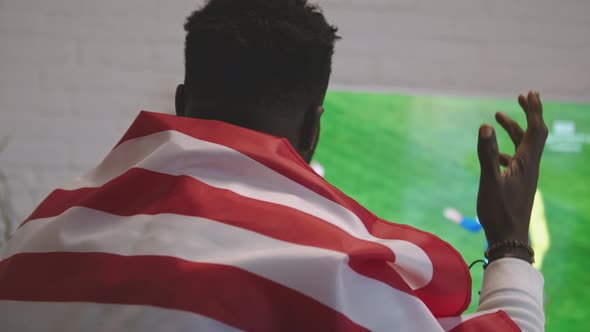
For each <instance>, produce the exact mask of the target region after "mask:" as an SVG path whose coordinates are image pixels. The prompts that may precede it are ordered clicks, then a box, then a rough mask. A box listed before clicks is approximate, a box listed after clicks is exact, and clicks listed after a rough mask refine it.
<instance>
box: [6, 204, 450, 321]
mask: <svg viewBox="0 0 590 332" xmlns="http://www.w3.org/2000/svg"><path fill="white" fill-rule="evenodd" d="M64 251H65V252H103V253H110V254H116V255H123V256H133V255H157V256H172V257H177V258H181V259H184V260H188V261H193V262H199V263H213V264H221V265H228V266H233V267H237V268H241V269H243V270H246V271H249V272H251V273H254V274H257V275H259V276H262V277H264V278H266V279H269V280H272V281H274V282H276V283H279V284H282V285H284V286H287V287H289V288H291V289H294V290H297V291H299V292H301V293H303V294H305V295H307V296H309V297H311V298H314V299H316V300H317V301H319V302H321V303H323V304H324V305H326V306H328V307H331V308H332V309H334V310H336V311H338V312H341V313H342V314H344V315H345V316H347V317H349V318H350V319H351V320H352V321H354V322H356V323H357V324H360V325H362V326H365V327H367V328H369V329H371V330H374V331H384V330H388V329H390V328H391V327H392V326H395V327H396V330H398V331H437V330H440V326H439V325H438V323H437V322H436V320H434V319H432V320H429V319H424V317H430V316H431V314H430V313H429V311H428V309H427V308H426V306H425V305H424V304H423V303H422V302H421V301H420V300H419V299H418V298H416V297H414V296H412V295H410V294H407V293H404V292H401V291H398V290H396V289H394V288H391V287H390V286H388V285H386V284H384V283H382V282H380V281H376V280H374V279H371V278H367V277H365V276H362V275H359V274H358V273H356V272H355V271H354V270H352V269H351V268H350V266H349V265H348V264H347V262H348V256H347V255H346V254H343V253H340V252H337V251H332V250H326V249H321V248H316V247H309V246H302V245H296V244H292V243H289V242H284V241H280V240H276V239H274V238H271V237H267V236H264V235H261V234H259V233H256V232H252V231H249V230H245V229H242V228H239V227H233V226H229V225H227V224H223V223H219V222H216V221H212V220H208V219H204V218H196V217H187V216H180V215H174V214H161V215H156V216H148V215H137V216H132V217H121V216H115V215H112V214H108V213H105V212H102V211H97V210H92V209H87V208H81V207H75V208H71V209H70V210H68V211H66V212H65V213H64V214H62V215H60V216H58V217H56V218H51V219H39V220H34V221H30V222H28V223H26V224H25V225H23V226H22V227H21V228H20V229H19V230H18V231H17V232H16V233H15V234H14V236H13V238H12V239H11V241H9V243H8V245H7V246H5V247H4V248H3V250H2V252H1V256H0V258H1V259H6V258H8V257H10V256H12V255H14V254H16V253H25V252H26V253H36V252H37V253H41V252H64ZM400 324H403V325H400Z"/></svg>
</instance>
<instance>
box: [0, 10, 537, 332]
mask: <svg viewBox="0 0 590 332" xmlns="http://www.w3.org/2000/svg"><path fill="white" fill-rule="evenodd" d="M186 30H187V32H188V34H187V38H186V76H185V82H184V84H183V85H180V86H179V87H178V89H177V95H176V110H177V115H178V116H170V115H162V114H155V113H147V112H143V113H141V114H140V115H139V117H138V118H137V120H136V121H135V123H134V124H133V125H132V126H131V128H130V129H129V130H128V131H127V133H126V134H125V135H124V137H123V138H122V139H121V141H120V142H119V144H118V145H117V146H116V147H115V148H114V149H113V150H112V151H111V153H110V154H109V155H108V156H107V157H106V159H105V160H104V161H103V162H102V163H101V164H100V165H99V166H98V167H97V168H96V169H95V170H93V171H92V172H90V173H89V174H88V175H86V176H84V177H82V178H79V179H77V180H76V181H74V182H73V183H72V184H70V185H68V186H66V187H64V188H61V189H58V190H56V191H54V192H53V193H52V194H51V195H50V196H49V197H48V198H47V199H46V200H45V201H44V202H43V203H41V205H40V206H39V207H38V208H37V209H36V210H35V211H34V212H33V214H32V215H31V216H30V217H29V218H28V219H27V220H26V221H25V222H24V223H23V225H21V227H20V228H19V230H18V231H17V232H16V233H15V234H14V236H13V238H12V239H11V240H10V241H9V243H8V245H7V246H5V247H4V248H3V249H2V251H1V252H0V259H1V261H0V315H1V316H0V317H1V319H0V326H2V330H3V331H37V330H44V331H144V330H153V331H201V330H207V331H208V330H211V331H217V330H224V331H225V330H236V329H241V330H252V331H314V330H316V331H338V330H345V331H352V330H354V331H357V330H375V331H451V330H453V331H470V330H471V331H473V330H477V331H486V330H489V331H514V330H518V329H519V328H521V329H522V330H525V331H539V330H542V329H543V320H544V317H543V309H542V287H543V285H542V284H543V279H542V276H541V275H540V274H539V273H538V272H537V271H535V270H534V269H533V268H532V267H531V262H532V260H533V254H532V252H530V251H529V247H528V244H527V233H528V220H529V216H530V210H531V206H532V202H533V195H534V192H535V189H536V183H537V177H538V170H539V162H540V158H541V153H542V150H543V144H544V141H545V138H546V134H547V131H546V128H545V126H544V123H543V118H542V114H541V103H540V100H539V95H538V94H537V93H533V92H531V93H529V94H528V95H527V96H521V97H520V98H519V102H520V104H521V106H522V107H523V109H524V110H525V112H526V114H527V120H528V125H529V126H528V129H527V131H526V132H525V131H523V130H522V129H520V127H519V126H518V125H517V124H516V123H515V122H514V121H513V120H511V119H509V118H507V117H506V116H504V115H502V114H499V115H498V121H499V122H500V124H502V126H503V127H504V128H506V129H507V130H508V132H509V134H510V135H511V137H512V139H513V140H514V142H515V145H516V146H517V151H516V154H515V155H514V156H513V157H511V156H508V155H503V154H499V153H498V148H497V144H496V139H495V136H494V132H493V130H492V127H491V126H489V125H484V126H482V128H481V130H480V140H479V147H478V150H479V157H480V160H481V165H482V176H481V182H480V192H479V198H478V215H479V216H480V218H481V224H482V225H483V227H484V229H485V232H486V236H487V238H488V241H489V243H490V250H489V252H488V257H489V260H490V262H491V263H490V264H489V266H488V267H487V270H486V272H485V280H484V285H483V287H482V294H481V299H480V306H479V311H478V313H476V314H475V315H473V316H465V317H461V316H460V315H461V314H462V313H463V311H464V310H465V308H466V307H467V305H468V304H469V302H470V300H471V293H470V291H471V279H470V277H469V271H468V269H467V267H466V266H465V262H464V261H463V259H462V258H461V256H460V255H459V254H458V253H457V252H456V251H455V250H454V249H453V248H452V247H451V246H450V245H448V244H447V243H445V242H443V241H442V240H440V239H438V238H437V237H435V236H433V235H431V234H428V233H426V232H422V231H419V230H417V229H414V228H412V227H409V226H405V225H398V224H393V223H388V222H385V221H383V220H381V219H379V218H377V217H376V216H375V215H373V214H372V213H370V212H369V211H367V210H366V209H364V208H363V207H362V206H360V205H359V204H358V203H356V202H355V201H354V200H352V199H351V198H349V197H347V196H346V195H344V194H343V193H342V192H340V191H339V190H337V189H336V188H334V187H333V186H331V185H330V184H328V183H327V182H325V181H324V180H323V179H322V178H321V177H320V176H318V175H317V174H316V173H314V172H313V170H312V169H311V168H310V167H309V165H308V163H309V161H310V160H311V158H312V155H313V152H314V150H315V147H316V145H317V143H318V138H319V130H320V118H321V115H322V113H323V112H324V109H323V108H322V102H323V99H324V95H325V92H326V89H327V86H328V80H329V76H330V67H331V58H332V53H333V48H334V42H335V40H336V39H337V36H336V29H335V28H334V27H332V26H330V25H329V24H328V23H327V22H326V20H325V19H324V17H323V15H322V14H321V12H320V11H319V9H318V8H317V7H315V6H312V5H309V4H307V2H306V1H305V0H273V1H264V0H242V1H230V0H211V1H209V2H208V3H207V4H206V5H205V6H204V7H203V8H201V9H200V10H198V11H196V12H195V13H194V14H193V15H192V16H191V17H190V18H189V19H188V22H187V24H186ZM359 153H360V151H359ZM500 163H501V164H502V165H504V166H506V169H505V170H504V171H503V172H501V171H500V168H499V167H500V166H499V165H500ZM343 167H345V166H343Z"/></svg>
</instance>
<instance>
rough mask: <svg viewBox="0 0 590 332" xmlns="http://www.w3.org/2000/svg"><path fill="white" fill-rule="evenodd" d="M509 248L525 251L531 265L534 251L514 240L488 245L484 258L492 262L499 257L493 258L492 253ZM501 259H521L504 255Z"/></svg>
mask: <svg viewBox="0 0 590 332" xmlns="http://www.w3.org/2000/svg"><path fill="white" fill-rule="evenodd" d="M510 248H514V249H525V250H526V251H527V253H528V254H529V256H530V258H531V259H530V262H531V264H532V263H534V262H535V251H534V250H533V248H532V247H531V246H530V245H529V244H528V243H526V242H522V241H516V240H505V241H500V242H496V243H493V244H492V245H490V246H489V247H488V249H487V250H486V252H485V257H486V258H487V259H488V260H490V261H492V260H494V259H496V258H499V257H493V256H494V255H493V254H494V252H495V251H498V250H500V249H510ZM503 257H516V258H521V257H519V256H515V255H505V256H503Z"/></svg>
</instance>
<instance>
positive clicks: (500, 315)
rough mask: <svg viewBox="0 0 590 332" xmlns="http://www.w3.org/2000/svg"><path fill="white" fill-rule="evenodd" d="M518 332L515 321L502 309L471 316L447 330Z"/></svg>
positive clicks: (457, 331) (451, 331)
mask: <svg viewBox="0 0 590 332" xmlns="http://www.w3.org/2000/svg"><path fill="white" fill-rule="evenodd" d="M498 331H502V332H520V331H521V330H520V328H519V327H518V325H516V323H515V322H514V321H513V320H512V319H510V317H508V315H507V314H506V313H505V312H504V311H498V312H495V313H493V314H486V315H481V316H477V317H474V318H471V319H469V320H467V321H465V322H463V323H461V324H460V325H458V326H456V327H455V328H453V329H452V330H450V331H449V332H498Z"/></svg>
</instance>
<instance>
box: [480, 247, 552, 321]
mask: <svg viewBox="0 0 590 332" xmlns="http://www.w3.org/2000/svg"><path fill="white" fill-rule="evenodd" d="M543 285H544V280H543V275H542V274H541V272H539V271H538V270H536V269H535V268H534V267H533V266H532V265H531V264H529V263H527V262H525V261H523V260H521V259H517V258H502V259H499V260H497V261H494V262H492V263H490V264H489V265H488V267H487V268H486V270H485V272H484V276H483V285H482V288H481V296H480V299H479V307H478V309H477V311H478V312H480V311H490V310H494V311H496V310H502V311H504V312H505V313H506V314H507V315H508V316H509V317H510V318H511V319H512V320H513V321H514V322H515V323H516V325H518V327H520V329H521V330H522V331H523V332H537V331H544V330H545V312H544V310H543Z"/></svg>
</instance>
